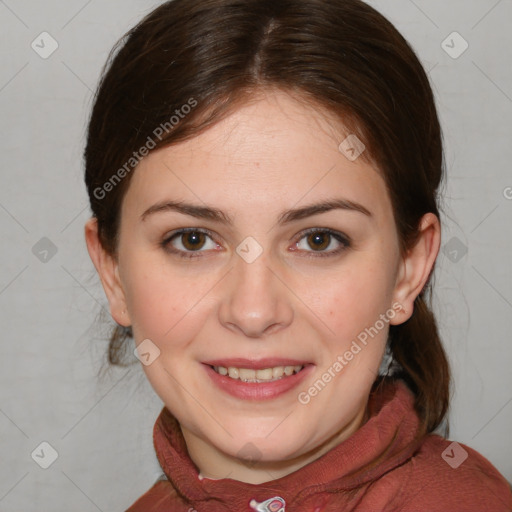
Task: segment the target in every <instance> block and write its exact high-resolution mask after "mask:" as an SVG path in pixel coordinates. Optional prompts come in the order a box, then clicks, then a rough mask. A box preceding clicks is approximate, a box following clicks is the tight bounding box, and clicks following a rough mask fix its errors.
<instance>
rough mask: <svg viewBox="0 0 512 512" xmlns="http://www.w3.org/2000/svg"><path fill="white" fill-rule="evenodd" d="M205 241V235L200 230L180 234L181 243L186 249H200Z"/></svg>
mask: <svg viewBox="0 0 512 512" xmlns="http://www.w3.org/2000/svg"><path fill="white" fill-rule="evenodd" d="M205 242H206V235H205V234H204V233H201V232H200V231H190V232H188V233H183V234H182V235H181V243H182V244H183V247H185V249H187V250H188V251H197V250H199V249H202V247H203V246H204V244H205Z"/></svg>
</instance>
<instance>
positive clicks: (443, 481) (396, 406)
mask: <svg viewBox="0 0 512 512" xmlns="http://www.w3.org/2000/svg"><path fill="white" fill-rule="evenodd" d="M369 413H370V417H369V420H368V421H367V422H366V423H365V424H364V425H363V426H362V427H361V428H360V429H359V430H357V432H355V433H354V434H353V435H352V436H350V437H349V438H348V439H346V440H345V441H343V442H342V443H340V444H339V445H338V446H336V447H334V448H333V449H332V450H330V451H329V452H327V453H326V454H325V455H323V456H322V457H320V458H319V459H317V460H315V461H313V462H311V463H310V464H308V465H306V466H304V467H302V468H301V469H299V470H297V471H295V472H293V473H291V474H289V475H287V476H285V477H282V478H279V479H278V480H273V481H269V482H265V483H262V484H259V485H255V484H247V483H243V482H239V481H237V480H232V479H229V478H224V479H220V480H213V479H208V478H202V479H200V478H199V477H198V469H197V467H196V466H195V464H194V463H193V462H192V460H191V459H190V457H189V456H188V452H187V449H186V445H185V441H184V438H183V435H182V433H181V430H180V428H179V425H178V423H177V421H176V419H175V418H174V417H173V416H172V415H171V414H170V412H169V411H168V410H167V409H166V408H165V407H164V409H163V410H162V412H161V413H160V416H159V417H158V419H157V421H156V423H155V427H154V431H153V440H154V445H155V450H156V454H157V457H158V460H159V462H160V465H161V466H162V469H163V471H164V473H165V477H166V479H165V480H159V481H157V482H156V483H155V485H154V486H153V487H152V488H151V489H150V490H149V491H148V492H147V493H146V494H144V495H143V496H142V497H141V498H139V499H138V500H137V501H136V502H135V503H134V504H133V505H132V506H131V507H130V508H129V509H128V511H127V512H171V511H172V512H217V511H218V512H221V511H223V512H227V511H233V512H256V511H257V512H383V511H390V512H391V511H393V512H510V511H512V492H511V489H510V486H509V484H508V483H507V481H506V480H505V479H504V477H503V476H502V475H501V474H500V473H499V472H498V471H497V470H496V468H495V467H494V466H493V465H492V464H491V463H490V462H489V461H488V460H487V459H486V458H484V457H483V456H482V455H480V454H479V453H478V452H476V451H475V450H473V449H471V448H469V447H468V446H466V445H463V444H458V443H452V442H451V441H448V440H446V439H444V438H442V437H440V436H439V435H436V434H430V435H427V436H424V437H423V438H422V439H419V440H417V439H415V433H416V432H417V430H418V426H419V420H418V416H417V414H416V413H415V411H414V408H413V395H412V393H411V392H410V390H409V389H408V388H407V386H406V385H405V384H404V383H403V382H402V381H397V382H388V383H386V385H385V386H384V387H383V388H382V390H381V391H379V392H378V393H375V394H372V395H370V401H369Z"/></svg>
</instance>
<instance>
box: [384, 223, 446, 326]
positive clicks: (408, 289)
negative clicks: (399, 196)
mask: <svg viewBox="0 0 512 512" xmlns="http://www.w3.org/2000/svg"><path fill="white" fill-rule="evenodd" d="M419 230H420V236H419V238H418V241H417V242H416V245H415V246H414V247H412V248H411V249H410V250H409V252H408V253H407V255H406V256H405V257H404V258H403V259H402V261H401V262H400V268H399V271H398V274H397V281H396V285H395V290H394V295H393V301H394V302H396V303H399V304H401V306H402V311H401V314H399V315H396V317H395V319H394V320H393V321H390V323H391V324H393V325H399V324H402V323H404V322H406V321H407V320H408V319H409V318H410V317H411V316H412V315H413V313H414V301H415V299H416V297H417V296H418V295H419V294H420V293H421V291H422V290H423V288H424V286H425V284H426V283H427V281H428V279H429V277H430V274H431V271H432V269H433V267H434V264H435V261H436V258H437V255H438V253H439V247H440V245H441V225H440V223H439V219H438V218H437V216H436V215H434V214H433V213H427V214H425V215H424V216H423V217H422V219H421V221H420V226H419Z"/></svg>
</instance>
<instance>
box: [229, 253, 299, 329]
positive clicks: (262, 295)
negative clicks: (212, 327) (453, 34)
mask: <svg viewBox="0 0 512 512" xmlns="http://www.w3.org/2000/svg"><path fill="white" fill-rule="evenodd" d="M243 248H244V245H243V244H241V246H240V247H239V251H240V249H243ZM240 254H241V255H239V254H236V255H234V267H233V268H232V270H231V272H230V273H229V276H228V281H227V283H226V288H225V293H224V295H223V297H222V304H221V308H220V321H221V323H222V324H223V325H225V326H226V327H228V328H230V329H232V330H234V329H237V330H240V331H242V332H243V333H244V334H245V335H246V336H249V337H259V336H262V335H264V334H269V333H270V332H271V331H272V332H274V331H275V330H278V329H279V328H283V327H285V326H286V325H289V323H290V322H291V320H292V318H293V308H292V304H291V302H290V297H289V295H288V294H287V293H286V291H287V289H286V287H285V286H284V285H283V284H282V283H281V282H280V280H279V278H278V277H277V276H276V274H277V273H278V272H277V271H276V270H275V269H274V268H272V263H271V262H270V261H269V258H268V255H267V254H266V253H265V252H263V253H261V254H260V255H259V256H258V257H256V258H255V259H253V258H245V257H244V253H243V252H242V253H240ZM253 256H254V254H253ZM274 266H275V265H274Z"/></svg>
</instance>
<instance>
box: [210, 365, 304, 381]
mask: <svg viewBox="0 0 512 512" xmlns="http://www.w3.org/2000/svg"><path fill="white" fill-rule="evenodd" d="M209 366H210V368H212V369H213V370H214V371H215V372H216V373H218V374H219V375H223V376H225V377H229V378H231V379H233V380H240V381H242V382H253V383H263V382H273V381H276V380H281V379H285V378H286V377H290V376H291V375H295V374H297V373H299V372H300V371H302V370H303V369H304V367H305V365H296V366H274V367H272V368H263V369H257V370H256V369H252V368H237V367H234V366H230V367H227V368H226V367H225V366H212V365H209Z"/></svg>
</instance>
